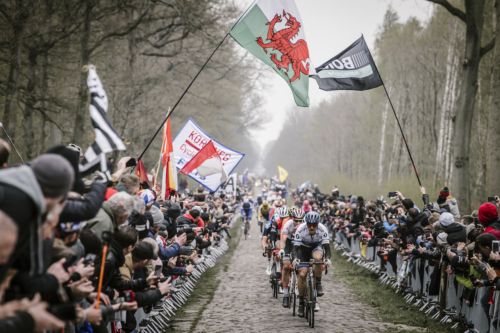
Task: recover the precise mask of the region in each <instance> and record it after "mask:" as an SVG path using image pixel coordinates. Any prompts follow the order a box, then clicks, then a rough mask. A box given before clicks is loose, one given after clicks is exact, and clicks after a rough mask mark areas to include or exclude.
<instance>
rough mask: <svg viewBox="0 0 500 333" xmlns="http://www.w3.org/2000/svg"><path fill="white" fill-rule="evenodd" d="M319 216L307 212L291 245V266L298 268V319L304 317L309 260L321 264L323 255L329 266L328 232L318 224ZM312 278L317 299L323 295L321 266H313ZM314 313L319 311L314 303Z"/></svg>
mask: <svg viewBox="0 0 500 333" xmlns="http://www.w3.org/2000/svg"><path fill="white" fill-rule="evenodd" d="M319 220H320V216H319V214H318V213H316V212H309V213H307V214H306V215H305V217H304V221H305V222H306V223H303V224H301V225H300V226H299V227H298V229H297V231H296V232H295V238H294V243H293V257H294V258H295V259H294V260H293V266H294V267H296V266H297V265H298V267H299V281H298V287H299V310H298V312H297V314H298V316H299V317H304V291H305V288H306V276H307V272H308V264H307V263H309V261H310V260H311V259H314V261H315V262H321V261H322V260H323V255H324V256H325V259H326V264H327V265H328V266H330V265H331V261H330V258H331V256H332V254H331V250H330V238H329V237H328V230H327V229H326V227H325V226H324V225H322V224H319ZM301 262H302V263H301ZM313 270H314V276H315V278H316V291H317V295H318V297H321V296H323V295H324V292H323V287H322V286H321V276H322V274H323V267H322V266H321V265H315V266H313ZM316 304H317V305H316V308H315V309H314V311H318V310H319V304H318V303H316Z"/></svg>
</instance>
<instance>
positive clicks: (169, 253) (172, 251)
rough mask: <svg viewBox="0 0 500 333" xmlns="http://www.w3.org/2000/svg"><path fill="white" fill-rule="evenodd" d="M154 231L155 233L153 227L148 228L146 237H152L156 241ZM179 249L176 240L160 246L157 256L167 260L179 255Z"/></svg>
mask: <svg viewBox="0 0 500 333" xmlns="http://www.w3.org/2000/svg"><path fill="white" fill-rule="evenodd" d="M155 233H156V231H155V230H154V229H152V228H151V229H149V234H148V237H149V238H151V239H153V240H154V241H155V242H156V238H155ZM179 249H180V246H179V244H178V243H177V242H176V243H173V244H172V245H170V246H169V247H161V246H160V254H159V256H160V258H161V259H162V260H167V261H168V260H169V259H170V258H172V257H175V256H177V255H179Z"/></svg>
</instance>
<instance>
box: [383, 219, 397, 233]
mask: <svg viewBox="0 0 500 333" xmlns="http://www.w3.org/2000/svg"><path fill="white" fill-rule="evenodd" d="M397 226H398V225H397V224H393V225H390V224H389V223H388V222H387V221H384V227H385V230H387V232H391V230H392V229H394V228H396V227H397Z"/></svg>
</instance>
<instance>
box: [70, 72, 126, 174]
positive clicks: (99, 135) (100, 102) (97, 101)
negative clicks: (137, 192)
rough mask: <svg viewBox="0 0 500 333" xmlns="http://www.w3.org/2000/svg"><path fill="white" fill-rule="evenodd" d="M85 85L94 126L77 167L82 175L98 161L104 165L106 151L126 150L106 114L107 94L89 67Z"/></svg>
mask: <svg viewBox="0 0 500 333" xmlns="http://www.w3.org/2000/svg"><path fill="white" fill-rule="evenodd" d="M89 67H90V66H89ZM87 85H88V87H89V91H90V96H91V101H90V105H89V111H90V118H91V119H92V127H93V128H94V134H95V141H94V143H93V144H92V146H90V147H89V148H88V149H87V151H86V152H85V155H84V157H83V161H82V163H81V164H80V167H79V169H80V173H82V175H85V174H88V173H89V171H90V169H91V168H92V167H94V166H96V165H97V164H98V163H101V166H103V167H105V165H106V153H110V152H112V151H114V150H127V148H126V147H125V145H124V144H123V141H122V140H121V138H120V137H119V136H118V134H117V133H116V131H115V129H114V127H113V125H112V124H111V122H110V121H109V120H108V117H107V116H106V113H107V112H108V96H107V95H106V92H105V91H104V88H103V87H102V83H101V80H100V79H99V76H98V75H97V73H96V71H95V70H94V69H93V68H89V76H88V77H87ZM102 162H104V163H102ZM101 171H103V172H105V171H107V170H102V168H101Z"/></svg>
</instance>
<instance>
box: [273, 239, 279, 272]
mask: <svg viewBox="0 0 500 333" xmlns="http://www.w3.org/2000/svg"><path fill="white" fill-rule="evenodd" d="M274 246H275V247H276V250H277V251H279V250H280V242H279V241H276V243H275V245H274ZM274 261H276V273H277V274H278V276H279V277H281V257H280V256H279V255H278V254H276V255H275V256H274Z"/></svg>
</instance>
